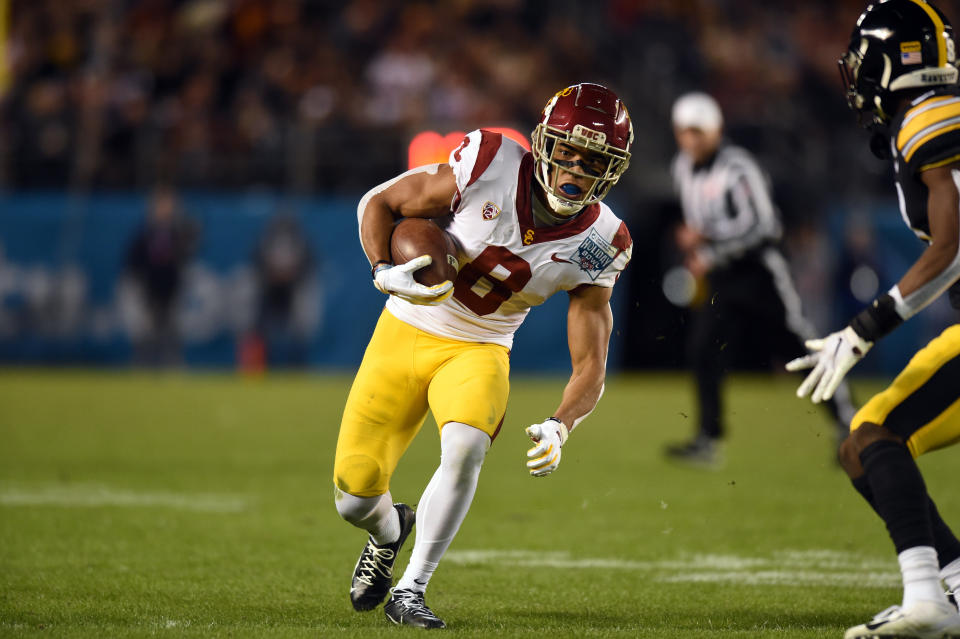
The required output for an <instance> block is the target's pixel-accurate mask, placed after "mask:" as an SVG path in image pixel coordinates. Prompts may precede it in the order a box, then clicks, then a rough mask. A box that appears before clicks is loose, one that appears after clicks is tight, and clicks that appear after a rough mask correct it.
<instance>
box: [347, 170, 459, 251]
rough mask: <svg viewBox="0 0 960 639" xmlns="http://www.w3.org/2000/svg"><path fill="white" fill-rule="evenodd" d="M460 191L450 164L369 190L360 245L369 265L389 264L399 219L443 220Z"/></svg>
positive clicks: (412, 174) (364, 204)
mask: <svg viewBox="0 0 960 639" xmlns="http://www.w3.org/2000/svg"><path fill="white" fill-rule="evenodd" d="M456 192H457V183H456V179H455V178H454V175H453V169H451V168H450V166H449V165H447V164H439V165H433V166H430V167H422V170H415V171H411V172H409V173H407V174H405V175H403V176H401V177H399V178H395V179H394V180H391V181H390V182H387V184H386V185H381V186H378V187H376V188H375V189H373V190H372V191H370V193H368V194H367V195H366V196H365V197H364V198H363V200H361V207H362V210H361V211H360V212H359V214H360V216H361V222H360V242H361V243H362V244H363V251H364V253H366V255H367V259H368V260H369V261H370V264H371V265H373V264H376V263H377V262H379V261H384V262H389V261H390V232H391V230H392V229H393V223H394V222H395V221H396V220H398V219H399V218H400V217H427V218H432V217H442V216H444V215H447V214H448V213H450V203H451V202H452V201H453V196H454V195H455V194H456Z"/></svg>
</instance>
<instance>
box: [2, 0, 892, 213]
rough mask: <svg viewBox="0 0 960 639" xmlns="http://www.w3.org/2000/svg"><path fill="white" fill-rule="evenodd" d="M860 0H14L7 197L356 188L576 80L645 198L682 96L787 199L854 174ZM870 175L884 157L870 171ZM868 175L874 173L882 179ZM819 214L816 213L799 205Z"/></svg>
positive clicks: (516, 117) (504, 121) (658, 182)
mask: <svg viewBox="0 0 960 639" xmlns="http://www.w3.org/2000/svg"><path fill="white" fill-rule="evenodd" d="M862 8H863V2H862V0H844V1H837V0H810V1H808V2H802V3H797V2H735V1H733V0H729V1H723V0H610V1H608V2H582V1H578V0H443V1H440V0H435V1H432V2H426V1H399V0H352V1H348V2H343V1H334V0H303V1H297V0H229V1H228V0H138V1H129V0H127V1H124V0H66V1H65V0H30V1H29V2H28V1H27V0H13V2H12V8H11V19H10V29H9V36H8V64H9V65H10V68H11V70H12V74H11V79H10V84H9V86H8V87H7V89H6V91H5V94H4V99H3V102H2V108H3V138H4V139H5V140H6V141H7V142H6V144H4V145H3V148H4V151H5V153H4V156H3V165H2V172H0V179H2V182H3V184H4V185H6V186H7V188H23V187H51V186H53V187H58V186H63V185H68V184H69V185H73V186H76V187H94V188H130V187H149V186H151V185H152V184H153V182H155V181H156V180H157V179H158V177H163V178H164V179H169V180H173V181H175V182H176V183H177V184H179V185H180V186H183V187H190V186H202V187H213V188H216V187H247V186H252V185H261V186H272V187H279V188H291V189H297V190H302V191H314V192H315V191H323V192H327V191H329V190H331V189H333V190H337V191H340V192H348V193H350V192H353V191H355V190H357V189H366V188H367V187H369V185H370V184H371V183H374V182H376V181H377V180H378V179H380V178H386V177H388V176H391V175H393V174H394V173H396V172H397V171H398V169H400V168H403V158H404V147H405V145H406V143H407V142H408V141H409V139H410V137H411V135H412V134H413V133H415V132H416V131H419V130H423V129H424V128H432V129H440V130H444V129H447V130H455V129H459V130H470V129H472V128H477V127H479V126H481V125H486V126H492V125H508V126H509V125H513V126H516V127H517V128H519V129H520V130H522V131H526V130H530V129H532V126H533V124H535V122H536V117H537V115H538V114H539V112H540V109H541V108H542V107H543V104H544V103H545V101H546V99H547V98H548V97H549V96H551V95H553V93H554V92H556V91H557V90H558V89H559V88H562V87H563V86H566V85H568V84H570V83H573V82H577V81H587V80H592V81H599V82H602V83H607V84H609V85H610V86H611V87H613V88H614V89H615V90H616V91H618V92H619V93H620V95H621V97H622V98H623V99H624V100H625V102H626V104H627V105H628V106H629V108H630V110H631V113H632V115H633V119H634V124H635V127H636V130H637V143H636V147H635V160H634V166H633V168H632V170H631V171H630V174H629V176H630V182H631V183H632V184H634V185H635V187H636V189H637V192H636V194H635V198H636V197H639V199H641V200H644V199H650V198H651V197H652V196H656V195H662V193H663V190H664V188H665V186H664V185H665V184H668V182H667V181H666V180H664V179H662V177H663V174H664V171H665V169H664V165H665V163H666V162H667V161H668V159H669V156H670V155H671V153H672V150H673V142H672V138H671V137H670V131H669V126H668V114H669V107H670V104H671V102H672V100H673V99H674V98H675V97H676V96H677V95H678V94H679V93H680V92H682V91H684V90H689V89H694V88H696V89H703V90H707V91H710V92H712V93H714V95H715V96H716V97H717V98H718V99H719V101H720V102H721V104H722V105H723V106H724V108H725V111H726V114H727V117H728V121H729V124H730V131H731V133H732V134H734V135H735V136H736V137H737V138H739V141H741V142H743V143H745V144H747V145H748V146H750V147H751V148H753V150H755V151H757V152H758V153H759V154H760V155H761V157H762V158H764V159H766V160H768V162H767V166H768V168H769V170H770V172H771V174H772V175H773V176H774V179H775V181H777V182H778V183H783V184H784V188H786V189H789V192H790V193H793V194H794V195H795V196H797V197H800V196H801V194H803V195H804V196H805V197H806V196H807V195H813V196H814V197H815V196H816V194H819V193H835V192H836V190H837V189H838V188H840V189H846V188H847V185H848V184H851V183H853V184H855V185H860V184H861V183H862V182H863V179H864V178H863V176H864V174H865V172H864V171H863V169H862V167H861V166H860V164H862V162H860V161H851V157H850V156H851V155H853V156H854V159H855V160H856V159H858V158H860V156H863V155H864V153H863V152H862V147H863V145H862V144H856V143H851V144H847V143H846V142H848V141H854V140H855V138H856V137H857V133H856V130H855V127H853V126H852V125H851V118H850V116H849V115H848V114H847V113H846V112H845V105H844V103H843V99H842V96H841V93H840V90H839V86H840V85H839V82H838V74H837V70H836V64H835V62H836V58H837V57H838V55H839V53H840V52H841V50H843V49H844V48H845V46H846V42H847V38H848V37H849V30H850V25H852V23H853V21H854V19H855V17H856V15H857V14H858V12H859V11H860V10H862ZM873 170H874V171H876V169H875V168H874V169H873ZM868 174H869V173H868ZM804 208H805V209H809V208H810V206H808V205H806V204H805V206H804Z"/></svg>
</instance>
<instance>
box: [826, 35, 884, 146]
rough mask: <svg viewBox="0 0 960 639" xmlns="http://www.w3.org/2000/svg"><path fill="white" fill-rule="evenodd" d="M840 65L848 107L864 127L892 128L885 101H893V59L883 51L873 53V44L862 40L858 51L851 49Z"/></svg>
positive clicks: (841, 59)
mask: <svg viewBox="0 0 960 639" xmlns="http://www.w3.org/2000/svg"><path fill="white" fill-rule="evenodd" d="M837 65H838V66H839V67H840V78H841V82H843V88H844V92H845V94H846V98H847V106H849V107H850V109H851V110H853V112H854V113H856V114H857V121H858V123H859V124H860V126H862V127H864V128H866V129H875V128H877V127H882V126H884V125H886V124H888V123H889V121H890V115H889V111H888V105H885V104H884V98H885V97H889V90H888V89H887V86H888V85H889V82H890V73H891V69H892V64H891V62H890V58H889V57H888V56H887V55H886V54H884V53H882V52H880V51H873V50H871V48H870V41H869V40H868V39H867V38H861V39H860V42H859V45H858V46H857V47H856V48H854V46H853V45H851V46H850V48H849V49H848V50H847V52H846V53H845V54H844V55H843V56H842V57H841V58H840V59H839V60H837Z"/></svg>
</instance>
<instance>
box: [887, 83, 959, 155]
mask: <svg viewBox="0 0 960 639" xmlns="http://www.w3.org/2000/svg"><path fill="white" fill-rule="evenodd" d="M958 115H960V97H957V96H945V97H943V98H933V99H932V100H925V101H924V102H923V103H922V104H919V105H917V106H915V107H913V108H912V109H910V110H909V111H907V115H906V117H904V118H903V124H901V125H900V132H899V133H897V148H898V149H900V150H901V151H904V152H905V150H906V147H907V146H909V143H910V140H911V139H913V138H914V137H916V136H917V135H918V134H920V133H921V132H923V130H924V129H927V128H929V127H931V126H933V125H935V124H937V123H938V122H941V121H943V120H947V119H949V118H951V117H955V116H958Z"/></svg>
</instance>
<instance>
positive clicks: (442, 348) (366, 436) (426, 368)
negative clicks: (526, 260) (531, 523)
mask: <svg viewBox="0 0 960 639" xmlns="http://www.w3.org/2000/svg"><path fill="white" fill-rule="evenodd" d="M509 355H510V352H509V351H508V350H507V349H506V348H505V347H503V346H500V345H497V344H484V343H474V342H461V341H457V340H450V339H444V338H442V337H435V336H433V335H430V334H429V333H425V332H424V331H421V330H419V329H417V328H414V327H413V326H410V325H409V324H406V323H405V322H401V321H400V320H398V319H397V318H395V317H394V316H393V315H391V314H390V312H389V311H387V310H386V309H384V311H383V313H382V314H381V315H380V320H379V321H378V322H377V328H376V329H375V330H374V332H373V337H372V338H370V343H369V344H368V345H367V351H366V353H364V356H363V362H361V364H360V369H359V370H358V371H357V376H356V378H355V379H354V380H353V386H352V387H351V389H350V395H349V396H348V397H347V404H346V406H345V407H344V409H343V419H342V421H341V422H340V436H339V438H338V439H337V453H336V459H335V462H334V469H333V482H334V484H336V486H337V487H338V488H339V489H340V490H342V491H344V492H347V493H350V494H351V495H356V496H357V497H374V496H376V495H382V494H384V493H385V492H387V490H388V489H389V487H390V477H391V475H393V471H394V470H395V469H396V467H397V463H398V462H399V461H400V457H401V456H403V453H404V452H405V451H406V450H407V447H408V446H409V445H410V442H412V441H413V438H414V437H415V436H416V434H417V432H419V430H420V427H421V426H423V422H424V420H425V419H426V417H427V409H428V408H429V409H430V410H431V411H433V416H434V419H436V422H437V425H438V426H439V427H440V428H443V425H444V424H446V423H448V422H460V423H463V424H467V425H469V426H473V427H474V428H479V429H480V430H482V431H483V432H485V433H487V434H488V435H489V436H490V438H491V439H493V438H495V437H496V436H497V432H498V431H499V430H500V425H501V424H502V423H503V416H504V413H505V411H506V409H507V396H508V395H509V393H510V383H509V374H510V358H509Z"/></svg>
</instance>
